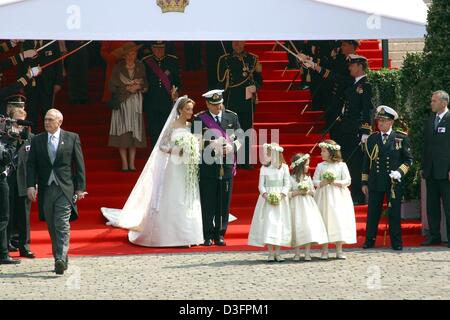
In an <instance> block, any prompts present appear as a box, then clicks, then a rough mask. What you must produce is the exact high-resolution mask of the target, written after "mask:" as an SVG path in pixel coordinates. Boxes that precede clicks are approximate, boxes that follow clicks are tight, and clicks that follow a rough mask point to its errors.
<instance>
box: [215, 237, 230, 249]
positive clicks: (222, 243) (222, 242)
mask: <svg viewBox="0 0 450 320" xmlns="http://www.w3.org/2000/svg"><path fill="white" fill-rule="evenodd" d="M214 243H215V244H216V246H222V247H223V246H226V245H227V244H226V242H225V240H224V238H223V237H220V238H219V239H214Z"/></svg>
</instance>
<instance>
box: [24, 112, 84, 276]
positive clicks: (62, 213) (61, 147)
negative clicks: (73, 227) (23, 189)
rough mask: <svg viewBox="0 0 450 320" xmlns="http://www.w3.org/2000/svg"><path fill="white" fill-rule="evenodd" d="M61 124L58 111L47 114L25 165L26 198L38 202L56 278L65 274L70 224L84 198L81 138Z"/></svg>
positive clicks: (61, 119) (61, 117) (60, 115)
mask: <svg viewBox="0 0 450 320" xmlns="http://www.w3.org/2000/svg"><path fill="white" fill-rule="evenodd" d="M62 122H63V115H62V114H61V112H60V111H58V110H56V109H50V110H49V111H48V112H47V114H46V115H45V119H44V125H45V130H46V132H43V133H40V134H38V135H37V136H35V138H34V139H33V141H32V142H31V148H30V154H29V157H28V162H27V187H28V190H27V194H28V198H29V199H30V200H31V201H36V199H37V198H39V217H40V218H41V220H43V219H45V221H46V222H47V226H48V231H49V234H50V238H51V240H52V252H53V257H54V258H55V272H56V274H63V273H64V271H65V270H67V266H68V251H69V240H70V223H69V221H73V220H76V219H77V218H78V210H77V200H81V199H83V198H84V196H85V195H86V194H87V193H86V192H85V190H86V177H85V169H84V158H83V152H82V150H81V142H80V137H79V136H78V134H76V133H73V132H69V131H65V130H62V129H61V124H62ZM36 185H37V186H38V188H36ZM38 191H39V193H38Z"/></svg>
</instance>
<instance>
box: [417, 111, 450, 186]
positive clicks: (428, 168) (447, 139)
mask: <svg viewBox="0 0 450 320" xmlns="http://www.w3.org/2000/svg"><path fill="white" fill-rule="evenodd" d="M435 119H436V114H435V113H433V114H432V115H431V116H430V117H429V118H428V120H427V121H426V123H425V126H424V144H423V145H424V148H423V155H422V170H423V175H424V177H425V178H427V179H430V178H434V179H448V173H449V172H450V111H449V112H447V113H446V114H445V115H444V117H443V118H442V120H441V122H440V123H439V125H438V127H437V129H436V130H435V129H434V120H435Z"/></svg>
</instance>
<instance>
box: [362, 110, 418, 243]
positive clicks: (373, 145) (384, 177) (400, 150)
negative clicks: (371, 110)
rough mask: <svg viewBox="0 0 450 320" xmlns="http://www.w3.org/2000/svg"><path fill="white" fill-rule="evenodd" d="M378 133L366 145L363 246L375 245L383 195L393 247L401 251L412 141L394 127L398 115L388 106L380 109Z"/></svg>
mask: <svg viewBox="0 0 450 320" xmlns="http://www.w3.org/2000/svg"><path fill="white" fill-rule="evenodd" d="M376 119H377V125H378V130H379V132H375V133H373V134H372V135H370V136H369V138H368V139H367V142H366V143H365V144H364V160H363V169H362V177H361V182H362V192H363V193H364V194H365V195H366V196H369V209H368V213H367V224H366V242H365V243H364V246H363V248H364V249H369V248H373V247H374V246H375V240H376V237H377V233H378V222H379V221H380V217H381V211H382V206H383V201H384V197H385V196H386V198H387V200H388V217H389V235H390V238H391V247H392V249H393V250H402V249H403V244H402V230H401V216H400V209H401V200H402V178H403V176H404V175H405V174H406V173H407V172H408V170H409V168H410V167H411V165H412V162H413V158H412V154H411V147H410V142H409V138H408V136H407V134H406V133H405V132H401V131H396V130H393V129H392V126H393V125H394V121H395V120H397V119H398V114H397V112H395V110H394V109H392V108H390V107H388V106H379V107H378V108H377V114H376Z"/></svg>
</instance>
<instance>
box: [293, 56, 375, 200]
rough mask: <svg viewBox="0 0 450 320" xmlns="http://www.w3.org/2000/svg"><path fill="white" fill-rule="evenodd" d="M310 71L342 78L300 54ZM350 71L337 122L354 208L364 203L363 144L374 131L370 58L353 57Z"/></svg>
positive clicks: (348, 58)
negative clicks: (369, 68) (350, 182)
mask: <svg viewBox="0 0 450 320" xmlns="http://www.w3.org/2000/svg"><path fill="white" fill-rule="evenodd" d="M298 56H299V59H300V60H301V61H302V62H303V64H304V65H306V66H307V67H308V68H311V69H314V70H315V71H316V72H318V73H319V74H320V75H321V76H323V77H324V78H328V77H329V78H330V79H332V80H333V81H335V80H338V79H339V78H342V75H339V74H337V73H335V72H333V71H332V70H329V69H325V68H322V67H320V66H318V65H317V64H316V63H314V62H313V61H312V60H311V59H309V57H306V56H304V55H298ZM347 61H348V69H349V71H350V76H351V79H353V83H352V84H351V85H349V86H348V87H347V88H346V89H345V91H344V104H343V107H342V110H341V112H340V115H339V116H338V117H337V118H336V120H335V121H334V123H337V122H339V123H340V126H341V129H340V131H341V147H342V156H343V158H344V161H345V162H347V165H348V167H349V171H350V175H351V178H352V198H353V203H354V204H355V205H358V204H365V203H366V200H365V196H364V194H363V193H362V191H361V170H362V168H361V165H362V160H363V152H362V148H361V146H362V144H363V143H365V142H366V140H367V138H368V137H369V135H370V133H371V131H372V113H373V104H372V86H371V85H370V83H369V82H368V80H367V76H366V72H367V70H368V61H367V58H365V57H363V56H359V55H354V54H350V55H348V57H347Z"/></svg>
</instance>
